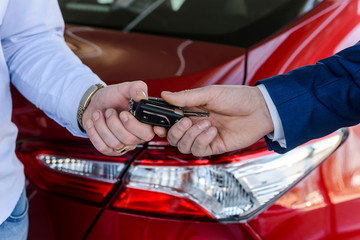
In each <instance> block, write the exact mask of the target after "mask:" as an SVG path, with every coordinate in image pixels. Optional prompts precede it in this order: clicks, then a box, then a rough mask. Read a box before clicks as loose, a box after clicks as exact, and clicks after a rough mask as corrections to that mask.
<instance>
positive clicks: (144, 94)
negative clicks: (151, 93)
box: [136, 91, 147, 98]
mask: <svg viewBox="0 0 360 240" xmlns="http://www.w3.org/2000/svg"><path fill="white" fill-rule="evenodd" d="M136 94H137V95H141V97H145V98H147V95H146V93H145V92H144V91H137V92H136Z"/></svg>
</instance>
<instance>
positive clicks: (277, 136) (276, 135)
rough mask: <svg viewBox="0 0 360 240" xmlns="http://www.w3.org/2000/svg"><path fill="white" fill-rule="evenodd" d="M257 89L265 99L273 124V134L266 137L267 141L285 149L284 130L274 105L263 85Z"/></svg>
mask: <svg viewBox="0 0 360 240" xmlns="http://www.w3.org/2000/svg"><path fill="white" fill-rule="evenodd" d="M257 87H258V88H259V90H260V91H261V93H262V95H263V96H264V98H265V101H266V104H267V107H268V109H269V112H270V115H271V119H272V121H273V124H274V132H272V133H270V134H268V135H266V136H267V137H268V138H269V139H271V140H272V141H274V142H275V141H276V142H278V143H279V145H280V146H281V147H283V148H286V139H285V135H284V129H283V126H282V123H281V119H280V116H279V113H278V111H277V109H276V107H275V104H274V102H273V101H272V99H271V97H270V95H269V93H268V91H267V89H266V87H265V85H264V84H260V85H258V86H257Z"/></svg>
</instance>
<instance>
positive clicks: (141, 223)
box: [13, 0, 360, 240]
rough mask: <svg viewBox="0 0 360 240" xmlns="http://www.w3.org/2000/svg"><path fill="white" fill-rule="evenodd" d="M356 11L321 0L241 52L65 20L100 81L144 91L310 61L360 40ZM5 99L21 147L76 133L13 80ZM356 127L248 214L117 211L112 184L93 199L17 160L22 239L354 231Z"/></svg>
mask: <svg viewBox="0 0 360 240" xmlns="http://www.w3.org/2000/svg"><path fill="white" fill-rule="evenodd" d="M358 11H359V1H358V0H324V1H323V2H322V3H321V4H319V5H318V6H317V7H316V8H315V9H313V10H312V11H310V12H309V13H308V14H306V15H305V16H303V17H301V18H300V19H299V20H298V21H296V22H294V23H293V24H291V25H290V26H288V27H286V28H285V29H283V30H282V31H281V32H279V33H277V34H275V35H274V36H272V37H271V38H269V39H265V40H264V41H262V42H261V43H259V44H257V45H256V46H253V47H251V48H250V49H249V50H248V53H247V55H246V53H245V49H242V48H237V47H230V46H224V45H217V44H210V43H204V42H196V41H189V40H186V39H170V38H164V37H155V36H149V35H142V34H133V33H120V32H117V31H110V30H102V29H96V28H88V27H78V26H68V28H67V30H66V39H67V42H68V44H69V46H70V47H71V48H72V49H73V50H74V52H75V53H77V54H78V56H79V57H80V58H81V59H82V61H83V62H84V63H85V64H87V65H88V66H89V67H90V68H92V69H93V70H94V71H95V72H96V73H97V74H98V75H99V76H100V77H101V78H102V79H103V80H105V81H106V82H107V83H109V84H111V83H117V82H122V81H128V80H138V79H141V80H144V81H145V82H146V83H147V84H148V85H149V94H150V95H151V96H159V95H160V92H161V91H162V90H170V91H178V90H183V89H189V88H195V87H201V86H205V85H210V84H242V83H244V82H245V84H247V85H253V84H254V83H255V82H256V81H258V80H260V79H263V78H266V77H270V76H273V75H276V74H279V73H285V72H287V71H289V70H291V69H293V68H296V67H300V66H303V65H306V64H313V63H315V62H316V61H317V60H319V59H321V58H324V57H327V56H329V55H331V54H332V53H334V52H336V51H338V50H340V49H342V48H344V47H346V46H348V45H350V44H353V43H355V42H356V41H357V40H358V36H359V34H360V27H359V26H360V25H359V22H360V16H359V13H358ZM246 57H247V59H246ZM245 70H246V71H245ZM245 72H246V74H245ZM13 99H14V114H13V121H14V122H15V123H16V124H17V125H18V127H19V137H18V141H19V148H18V151H19V154H20V155H21V153H22V151H21V149H22V148H20V146H21V144H22V142H26V141H29V140H34V139H35V140H40V141H56V142H57V143H59V144H63V143H65V142H69V141H70V142H75V143H77V142H83V140H82V139H81V140H80V139H78V138H76V137H73V136H71V135H70V134H69V133H68V132H67V131H66V130H64V129H63V128H62V127H60V126H58V125H57V124H56V123H55V122H54V121H52V120H51V119H49V118H48V117H46V116H45V115H44V114H43V113H42V112H41V111H39V110H37V109H36V108H35V107H34V106H33V105H32V104H31V103H29V102H27V101H26V100H25V99H24V98H23V97H22V96H21V95H20V94H19V93H18V92H17V91H16V90H15V89H13ZM359 129H360V128H359V127H353V128H350V134H349V138H348V139H347V141H346V142H345V143H344V144H343V145H342V146H341V147H340V148H339V149H338V150H337V151H336V152H335V153H334V154H333V155H332V156H331V157H330V158H329V159H328V160H326V161H325V162H324V163H323V164H322V165H321V166H320V167H319V168H318V169H316V170H315V171H313V172H312V173H311V174H310V175H308V176H307V177H306V178H304V179H303V180H302V181H301V182H299V183H298V184H297V185H296V186H295V187H294V188H292V189H291V190H290V191H289V192H287V193H286V194H285V195H284V196H282V197H281V198H280V199H278V200H277V201H276V202H275V203H274V204H272V205H271V206H269V207H268V208H267V209H266V210H265V211H263V212H262V213H261V214H259V215H258V216H256V217H254V218H253V219H252V220H250V221H249V222H248V223H218V222H210V221H202V220H191V219H181V218H173V217H170V216H167V217H165V216H149V215H143V214H134V213H125V212H119V211H117V210H115V209H114V208H112V207H111V202H113V201H114V200H115V198H116V197H117V194H114V193H113V192H110V193H109V194H108V195H106V196H103V197H105V198H106V199H107V200H104V201H103V202H100V203H94V202H89V201H84V200H81V199H79V198H75V197H71V196H68V195H66V194H64V193H56V194H54V193H49V192H48V191H44V190H40V189H39V188H41V186H35V185H34V184H33V183H35V182H36V179H35V177H34V172H33V171H32V170H31V167H29V163H26V162H24V165H25V172H26V174H27V176H28V177H29V179H30V181H31V184H29V186H28V195H29V202H30V232H29V239H82V238H83V237H84V236H87V238H86V239H134V240H137V239H147V240H148V239H149V240H151V239H156V240H157V239H269V240H275V239H276V240H278V239H295V240H296V239H358V238H359V236H360V226H359V224H358V222H359V220H360V219H359V216H358V214H356V213H354V209H358V208H359V205H360V200H359V199H360V194H359V192H360V180H359V179H360V177H359V176H360V175H359V173H360V166H359V160H358V159H359V157H358V156H359V155H360V152H359V151H360V150H359V148H358V146H359V141H360V130H359ZM156 141H163V140H160V139H156V140H155V141H154V144H156ZM259 144H260V146H264V143H263V142H260V143H259ZM135 158H136V157H135V156H133V157H129V159H128V161H130V160H135ZM137 163H139V162H137ZM159 164H161V163H159ZM39 175H41V174H39V173H36V176H39Z"/></svg>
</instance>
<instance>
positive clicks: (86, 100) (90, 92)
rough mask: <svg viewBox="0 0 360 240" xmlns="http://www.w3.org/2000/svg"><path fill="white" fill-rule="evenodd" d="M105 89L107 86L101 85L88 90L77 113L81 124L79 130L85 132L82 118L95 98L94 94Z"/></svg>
mask: <svg viewBox="0 0 360 240" xmlns="http://www.w3.org/2000/svg"><path fill="white" fill-rule="evenodd" d="M103 87H105V85H104V84H100V83H99V84H95V85H92V86H91V87H89V89H88V90H86V92H85V93H84V95H83V96H82V98H81V100H80V104H79V108H78V112H77V121H78V124H79V128H80V130H81V131H82V132H85V130H84V127H83V125H82V117H83V115H84V112H85V110H86V108H87V106H89V103H90V101H91V98H92V97H93V96H94V94H95V93H96V92H97V91H98V90H99V89H101V88H103Z"/></svg>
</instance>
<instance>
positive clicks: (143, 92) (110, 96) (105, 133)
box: [82, 81, 154, 156]
mask: <svg viewBox="0 0 360 240" xmlns="http://www.w3.org/2000/svg"><path fill="white" fill-rule="evenodd" d="M131 98H133V99H134V100H135V101H140V100H141V99H144V98H147V86H146V84H145V83H144V82H141V81H136V82H125V83H120V84H115V85H109V86H107V87H105V88H102V89H100V90H98V91H97V92H96V93H95V94H94V96H93V97H92V99H91V102H90V104H89V106H88V107H87V108H86V110H85V112H84V115H83V118H82V122H83V126H84V129H85V130H86V132H87V134H88V136H89V139H90V140H91V142H92V143H93V145H94V146H95V148H96V149H97V150H98V151H100V152H101V153H103V154H106V155H111V156H118V155H121V154H123V153H125V152H126V150H132V149H135V147H136V145H137V144H142V143H144V142H146V141H150V140H151V139H152V138H153V137H154V131H153V128H152V126H150V125H147V124H144V123H141V122H139V121H137V120H136V119H135V118H134V117H133V116H132V115H131V114H130V113H129V112H128V110H129V105H128V104H129V100H130V99H131ZM122 149H124V151H121V150H122Z"/></svg>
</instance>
